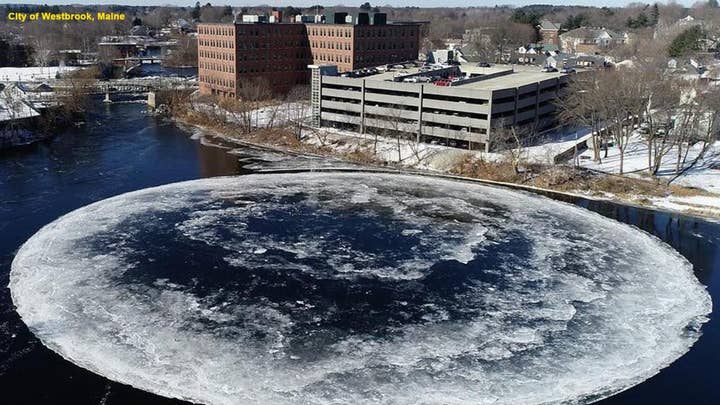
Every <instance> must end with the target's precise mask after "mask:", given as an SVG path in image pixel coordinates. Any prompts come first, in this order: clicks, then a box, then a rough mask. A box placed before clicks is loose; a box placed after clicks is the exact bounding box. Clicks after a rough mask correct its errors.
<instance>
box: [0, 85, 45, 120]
mask: <svg viewBox="0 0 720 405" xmlns="http://www.w3.org/2000/svg"><path fill="white" fill-rule="evenodd" d="M14 87H15V85H13V84H9V85H5V87H4V88H3V90H2V91H0V122H3V121H10V120H17V119H23V118H30V117H37V116H39V115H40V113H39V112H37V111H36V110H35V109H34V108H32V107H30V105H28V104H27V103H26V102H25V100H23V99H22V98H20V97H19V96H18V95H19V93H17V92H14V91H13V89H14Z"/></svg>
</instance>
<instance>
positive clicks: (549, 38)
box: [537, 20, 560, 48]
mask: <svg viewBox="0 0 720 405" xmlns="http://www.w3.org/2000/svg"><path fill="white" fill-rule="evenodd" d="M537 28H538V31H539V32H540V41H541V42H542V43H543V44H545V45H555V46H557V47H558V48H559V47H560V24H558V23H554V22H552V21H549V20H542V21H540V25H538V27H537Z"/></svg>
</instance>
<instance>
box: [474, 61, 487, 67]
mask: <svg viewBox="0 0 720 405" xmlns="http://www.w3.org/2000/svg"><path fill="white" fill-rule="evenodd" d="M476 66H477V67H490V64H489V63H487V62H480V63H478V64H477V65H476Z"/></svg>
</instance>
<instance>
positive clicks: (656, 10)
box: [650, 0, 717, 25]
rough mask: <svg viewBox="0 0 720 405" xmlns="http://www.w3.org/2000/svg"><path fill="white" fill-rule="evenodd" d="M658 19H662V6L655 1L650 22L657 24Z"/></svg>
mask: <svg viewBox="0 0 720 405" xmlns="http://www.w3.org/2000/svg"><path fill="white" fill-rule="evenodd" d="M714 1H717V0H714ZM658 21H660V7H659V6H658V4H657V3H655V4H653V7H652V11H651V12H650V22H651V23H652V25H657V23H658Z"/></svg>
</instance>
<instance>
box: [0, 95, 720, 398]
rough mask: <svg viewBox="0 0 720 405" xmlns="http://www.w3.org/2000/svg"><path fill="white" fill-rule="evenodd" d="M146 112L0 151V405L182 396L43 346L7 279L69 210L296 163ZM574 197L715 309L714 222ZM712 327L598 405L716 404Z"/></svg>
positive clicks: (717, 342) (718, 349)
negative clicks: (686, 266) (630, 234)
mask: <svg viewBox="0 0 720 405" xmlns="http://www.w3.org/2000/svg"><path fill="white" fill-rule="evenodd" d="M144 109H145V107H144V105H141V104H114V105H109V106H101V107H99V108H98V110H97V111H95V112H94V113H93V114H92V115H91V116H90V117H89V118H88V120H87V125H86V126H84V127H82V128H76V129H69V130H66V131H64V132H63V133H61V134H59V136H57V137H55V138H54V139H52V140H50V141H47V142H45V143H41V144H37V145H32V146H29V147H25V148H22V149H16V150H11V151H2V152H0V284H1V285H2V288H1V289H0V395H2V397H1V398H2V400H0V403H7V404H78V405H80V404H130V403H143V404H171V403H178V404H179V403H184V402H182V401H177V400H170V399H166V398H163V397H159V396H156V395H153V394H149V393H146V392H143V391H141V390H137V389H134V388H132V387H129V386H126V385H122V384H118V383H114V382H110V381H109V380H107V379H105V378H103V377H101V376H98V375H95V374H94V373H91V372H89V371H86V370H84V369H82V368H80V367H77V366H75V365H73V364H72V363H70V362H68V361H66V360H64V359H63V358H61V357H60V356H58V355H56V354H55V353H54V352H52V351H50V350H49V349H46V348H45V347H44V346H43V345H42V344H41V343H40V342H39V341H38V340H37V339H36V338H35V337H34V336H33V335H32V333H31V332H30V331H29V330H28V329H27V327H26V326H25V325H24V324H23V323H22V321H21V320H20V318H19V316H18V315H17V313H16V312H15V310H14V308H13V304H12V301H11V298H10V290H9V289H8V288H7V287H6V286H7V284H8V275H9V272H10V264H11V262H12V260H13V257H14V255H15V253H16V252H17V249H18V248H19V247H20V246H21V245H22V244H23V243H24V242H25V241H26V240H27V239H28V238H29V237H30V236H32V235H33V234H34V233H36V232H37V231H38V230H39V229H40V228H41V227H42V226H44V225H45V224H47V223H49V222H51V221H53V220H55V219H56V218H58V217H59V216H61V215H64V214H66V213H68V212H70V211H73V210H75V209H77V208H80V207H82V206H85V205H87V204H90V203H92V202H96V201H99V200H103V199H105V198H108V197H111V196H115V195H118V194H121V193H125V192H129V191H133V190H139V189H143V188H147V187H151V186H156V185H162V184H167V183H173V182H177V181H183V180H191V179H199V178H207V177H214V176H224V175H232V174H249V173H253V172H255V171H257V170H259V169H262V168H284V167H288V166H290V167H291V166H292V165H293V164H297V163H298V159H294V158H289V157H285V156H280V155H276V154H268V153H264V152H260V151H256V150H238V149H236V150H234V151H233V153H228V150H227V149H224V148H220V147H215V146H205V145H203V144H202V143H201V142H200V141H198V140H196V139H193V138H191V136H190V135H191V134H190V133H189V132H187V131H185V130H183V129H181V128H178V127H177V126H175V125H173V124H170V123H166V122H162V121H159V120H157V119H155V118H153V117H149V116H146V115H145V114H144ZM300 163H301V164H302V163H303V161H302V160H301V161H300ZM331 164H332V162H320V161H314V162H313V165H315V166H323V165H331ZM572 202H574V203H576V204H578V205H580V206H583V207H586V208H588V209H590V210H593V211H596V212H598V213H600V214H602V215H604V216H607V217H610V218H614V219H617V220H619V221H622V222H625V223H628V224H632V225H635V226H637V227H639V228H642V229H644V230H645V231H647V232H649V233H652V234H654V235H656V236H657V237H659V238H660V239H662V240H664V241H665V242H667V243H668V244H670V245H671V246H672V247H674V248H675V249H677V250H678V251H679V252H680V253H681V254H682V255H684V256H685V257H686V258H687V259H688V260H690V261H691V262H692V264H693V265H694V268H695V274H696V276H697V278H698V279H699V280H700V282H701V283H702V284H703V285H705V286H707V288H708V290H709V291H710V293H711V295H712V297H713V306H714V307H717V306H718V301H717V297H718V296H720V280H719V279H718V275H717V272H714V270H715V269H716V268H717V267H718V266H720V247H719V245H718V244H719V243H720V225H719V224H717V223H713V222H708V221H704V220H700V219H696V218H690V217H685V216H681V215H670V214H665V213H658V212H654V211H649V210H643V209H638V208H633V207H626V206H620V205H616V204H610V203H598V202H590V201H586V200H581V199H578V200H573V201H572ZM718 325H719V323H718V319H717V316H716V315H715V313H713V314H712V315H711V319H710V321H709V322H708V323H706V324H705V325H704V326H703V328H702V333H703V334H702V336H701V337H700V339H699V340H698V342H697V343H696V344H695V345H694V346H693V348H692V349H691V350H690V352H688V353H687V354H686V355H684V356H683V357H681V358H680V359H678V360H677V361H675V362H674V363H672V364H671V365H670V366H669V367H667V368H665V369H663V370H662V371H661V372H660V373H659V374H657V375H655V376H654V377H652V378H650V379H649V380H647V381H645V382H643V383H641V384H639V385H637V386H635V387H633V388H631V389H629V390H627V391H624V392H622V393H620V394H617V395H615V396H614V397H611V398H609V399H605V400H603V401H601V402H599V403H601V404H607V405H610V404H679V403H693V404H715V403H720V390H718V389H717V384H716V382H715V380H716V378H717V376H718V373H717V371H716V370H717V364H720V326H718Z"/></svg>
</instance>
